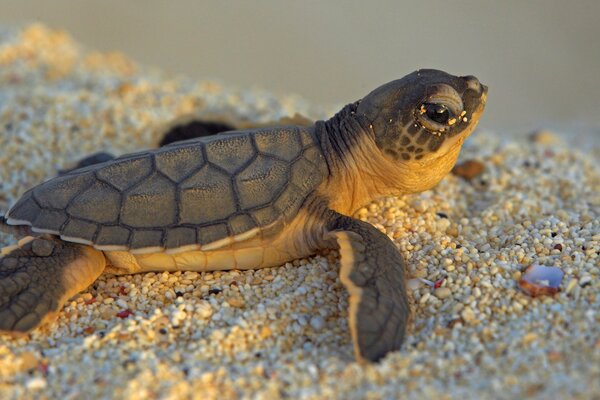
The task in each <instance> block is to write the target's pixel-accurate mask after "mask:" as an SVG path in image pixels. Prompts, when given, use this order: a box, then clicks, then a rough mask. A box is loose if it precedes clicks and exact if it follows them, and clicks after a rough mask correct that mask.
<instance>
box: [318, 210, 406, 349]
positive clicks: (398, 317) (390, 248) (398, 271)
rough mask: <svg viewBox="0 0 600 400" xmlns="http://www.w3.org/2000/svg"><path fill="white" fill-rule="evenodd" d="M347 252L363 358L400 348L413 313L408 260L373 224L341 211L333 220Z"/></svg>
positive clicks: (346, 279)
mask: <svg viewBox="0 0 600 400" xmlns="http://www.w3.org/2000/svg"><path fill="white" fill-rule="evenodd" d="M328 228H329V231H330V233H329V234H330V235H333V236H334V237H335V239H336V240H337V243H338V246H339V249H340V255H341V270H340V279H341V281H342V283H343V284H344V286H346V289H348V292H350V310H349V327H350V332H351V334H352V339H353V341H354V351H355V354H356V358H357V359H358V360H364V359H366V360H369V361H377V360H379V359H381V358H382V357H383V356H385V355H386V353H388V352H390V351H394V350H398V349H399V348H400V346H401V345H402V342H403V340H404V335H405V333H406V327H407V324H408V319H409V315H410V308H409V305H408V299H407V295H406V286H405V285H406V284H405V278H404V261H403V259H402V255H401V254H400V252H399V251H398V250H397V249H396V246H395V245H394V243H393V242H392V241H391V240H390V239H389V238H388V237H387V236H386V235H384V234H383V233H381V232H380V231H378V230H377V229H376V228H375V227H373V226H372V225H370V224H368V223H366V222H362V221H359V220H356V219H353V218H350V217H346V216H343V215H339V214H335V216H334V217H333V218H332V221H331V223H330V224H329V226H328Z"/></svg>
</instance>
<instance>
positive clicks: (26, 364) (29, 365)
mask: <svg viewBox="0 0 600 400" xmlns="http://www.w3.org/2000/svg"><path fill="white" fill-rule="evenodd" d="M18 360H19V361H20V362H21V364H20V366H19V368H18V369H19V370H20V371H22V372H25V371H30V370H32V369H34V368H36V367H37V365H38V363H39V360H38V356H37V355H36V354H35V353H34V352H32V351H26V352H24V353H21V355H20V357H19V358H18Z"/></svg>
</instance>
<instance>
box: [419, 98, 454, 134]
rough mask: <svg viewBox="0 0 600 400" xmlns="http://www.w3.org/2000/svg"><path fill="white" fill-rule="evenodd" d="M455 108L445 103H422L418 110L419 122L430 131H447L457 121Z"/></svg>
mask: <svg viewBox="0 0 600 400" xmlns="http://www.w3.org/2000/svg"><path fill="white" fill-rule="evenodd" d="M454 112H455V111H454V110H453V109H452V108H451V107H449V106H448V105H446V104H444V103H438V102H436V103H433V102H427V103H421V106H420V107H419V108H418V109H417V111H416V119H417V122H418V123H419V124H420V125H421V126H423V127H424V128H425V129H427V130H428V131H430V132H447V131H449V130H450V129H452V126H453V125H454V124H455V123H456V120H457V118H456V116H455V114H454Z"/></svg>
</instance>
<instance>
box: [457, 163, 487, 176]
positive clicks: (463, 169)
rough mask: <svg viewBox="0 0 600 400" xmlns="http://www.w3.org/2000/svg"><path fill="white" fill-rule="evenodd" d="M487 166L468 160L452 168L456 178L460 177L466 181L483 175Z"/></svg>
mask: <svg viewBox="0 0 600 400" xmlns="http://www.w3.org/2000/svg"><path fill="white" fill-rule="evenodd" d="M484 170H485V165H484V164H483V163H482V162H481V161H478V160H467V161H463V162H461V163H458V164H456V166H454V168H452V173H453V174H454V175H456V176H460V177H461V178H464V179H466V180H469V181H470V180H471V179H473V178H475V177H477V176H479V175H481V173H483V171H484Z"/></svg>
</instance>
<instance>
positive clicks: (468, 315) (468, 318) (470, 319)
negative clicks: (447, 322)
mask: <svg viewBox="0 0 600 400" xmlns="http://www.w3.org/2000/svg"><path fill="white" fill-rule="evenodd" d="M460 316H461V317H462V319H463V320H464V321H465V322H466V323H467V324H469V325H471V324H472V323H474V322H475V321H476V319H475V313H474V312H473V310H472V309H471V307H465V308H464V309H463V310H462V312H461V313H460Z"/></svg>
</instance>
